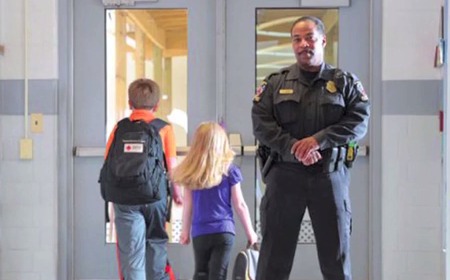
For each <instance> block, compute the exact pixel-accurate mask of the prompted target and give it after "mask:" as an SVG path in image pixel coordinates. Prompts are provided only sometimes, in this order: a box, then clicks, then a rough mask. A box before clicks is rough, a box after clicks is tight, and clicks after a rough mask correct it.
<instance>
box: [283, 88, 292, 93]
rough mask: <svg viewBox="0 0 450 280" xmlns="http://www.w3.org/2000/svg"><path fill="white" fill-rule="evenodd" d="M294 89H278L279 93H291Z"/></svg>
mask: <svg viewBox="0 0 450 280" xmlns="http://www.w3.org/2000/svg"><path fill="white" fill-rule="evenodd" d="M293 93H294V90H293V89H291V88H282V89H280V94H293Z"/></svg>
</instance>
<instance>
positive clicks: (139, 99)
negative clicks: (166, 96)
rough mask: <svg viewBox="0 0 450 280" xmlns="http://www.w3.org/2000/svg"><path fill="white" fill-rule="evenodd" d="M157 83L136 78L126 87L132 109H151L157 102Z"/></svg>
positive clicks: (158, 91) (158, 93)
mask: <svg viewBox="0 0 450 280" xmlns="http://www.w3.org/2000/svg"><path fill="white" fill-rule="evenodd" d="M159 96H160V90H159V86H158V84H157V83H156V82H155V81H153V80H150V79H137V80H135V81H134V82H132V83H131V84H130V86H129V87H128V100H129V102H130V105H131V106H132V107H133V109H149V110H151V109H153V108H154V107H155V106H156V105H157V104H158V102H159Z"/></svg>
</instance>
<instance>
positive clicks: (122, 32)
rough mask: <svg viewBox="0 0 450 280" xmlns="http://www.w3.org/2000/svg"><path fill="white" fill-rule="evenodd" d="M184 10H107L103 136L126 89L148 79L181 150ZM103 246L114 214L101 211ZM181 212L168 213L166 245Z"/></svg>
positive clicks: (117, 115)
mask: <svg viewBox="0 0 450 280" xmlns="http://www.w3.org/2000/svg"><path fill="white" fill-rule="evenodd" d="M187 25H188V11H187V9H129V10H125V9H107V10H106V14H105V26H106V114H107V115H106V135H105V138H107V137H108V136H109V133H110V132H111V130H112V129H113V127H114V125H115V124H116V123H117V121H119V120H120V119H122V118H124V117H127V116H129V114H130V109H129V107H128V91H127V89H128V85H129V84H130V83H131V82H132V81H134V80H135V79H137V78H150V79H152V80H154V81H156V82H157V83H158V84H159V86H160V88H161V100H160V103H159V106H158V110H157V112H156V116H157V117H158V118H161V119H163V120H165V121H168V122H170V123H171V124H172V126H173V128H174V130H175V138H176V141H177V147H185V146H186V145H187V130H188V127H187V123H188V121H187V54H188V48H187V42H188V38H187ZM105 211H106V242H107V243H114V242H115V235H116V234H115V229H114V222H113V221H114V213H113V212H112V207H111V205H107V206H106V209H105ZM181 212H182V210H181V209H179V208H178V207H177V206H175V205H174V206H173V208H172V222H171V223H170V224H167V229H168V233H169V237H170V241H171V242H178V240H179V234H180V233H179V229H180V226H179V224H180V223H181Z"/></svg>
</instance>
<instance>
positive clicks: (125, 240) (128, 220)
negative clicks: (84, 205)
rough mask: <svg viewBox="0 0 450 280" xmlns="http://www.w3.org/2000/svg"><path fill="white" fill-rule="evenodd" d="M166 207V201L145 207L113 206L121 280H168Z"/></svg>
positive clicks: (145, 205)
mask: <svg viewBox="0 0 450 280" xmlns="http://www.w3.org/2000/svg"><path fill="white" fill-rule="evenodd" d="M166 204H167V201H166V199H161V200H160V201H157V202H154V203H149V204H144V205H121V204H114V212H115V224H116V231H117V250H118V259H119V271H120V274H121V275H120V277H121V279H124V280H143V279H147V280H168V279H169V277H168V275H167V274H166V273H165V267H166V263H167V242H168V239H169V238H168V235H167V232H166V229H165V222H166V212H167V208H166V206H167V205H166Z"/></svg>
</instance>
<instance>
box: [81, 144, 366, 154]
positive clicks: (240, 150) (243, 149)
mask: <svg viewBox="0 0 450 280" xmlns="http://www.w3.org/2000/svg"><path fill="white" fill-rule="evenodd" d="M189 148H190V147H177V156H184V155H186V153H187V152H188V151H189ZM231 148H232V149H233V151H234V152H235V153H236V156H255V155H256V148H257V147H256V146H238V145H232V146H231ZM72 154H73V156H74V157H103V156H104V154H105V147H80V146H77V147H74V148H73V152H72ZM368 155H369V146H360V147H359V150H358V156H368Z"/></svg>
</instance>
